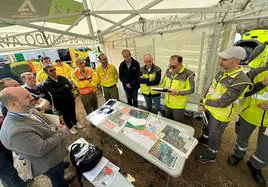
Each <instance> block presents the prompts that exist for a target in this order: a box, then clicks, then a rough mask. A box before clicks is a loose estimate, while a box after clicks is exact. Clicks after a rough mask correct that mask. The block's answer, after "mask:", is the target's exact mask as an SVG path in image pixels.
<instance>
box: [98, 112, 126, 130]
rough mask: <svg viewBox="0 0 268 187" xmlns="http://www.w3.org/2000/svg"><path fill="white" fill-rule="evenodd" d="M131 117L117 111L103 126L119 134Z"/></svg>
mask: <svg viewBox="0 0 268 187" xmlns="http://www.w3.org/2000/svg"><path fill="white" fill-rule="evenodd" d="M129 117H130V116H129V115H127V114H124V113H122V112H120V111H115V112H114V113H112V114H110V115H109V116H108V117H107V118H106V120H105V121H103V123H102V125H103V126H105V127H106V128H108V129H112V130H113V131H115V132H116V133H118V132H119V131H120V130H121V129H122V128H123V127H124V125H125V124H126V122H127V120H128V119H129Z"/></svg>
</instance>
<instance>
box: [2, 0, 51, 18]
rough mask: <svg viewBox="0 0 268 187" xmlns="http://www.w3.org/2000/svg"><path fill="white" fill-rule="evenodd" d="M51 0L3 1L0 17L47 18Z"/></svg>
mask: <svg viewBox="0 0 268 187" xmlns="http://www.w3.org/2000/svg"><path fill="white" fill-rule="evenodd" d="M50 2H51V0H42V1H40V0H10V1H7V0H2V1H1V3H0V16H1V17H5V18H10V19H27V18H35V17H43V16H47V15H48V13H49V9H50Z"/></svg>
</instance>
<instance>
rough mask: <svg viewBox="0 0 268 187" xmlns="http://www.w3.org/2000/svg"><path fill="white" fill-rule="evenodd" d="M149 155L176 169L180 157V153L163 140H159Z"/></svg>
mask: <svg viewBox="0 0 268 187" xmlns="http://www.w3.org/2000/svg"><path fill="white" fill-rule="evenodd" d="M149 153H150V154H152V155H153V156H154V157H156V158H157V159H158V160H160V161H161V162H163V163H164V164H165V165H167V166H168V167H171V168H174V166H175V163H176V160H177V158H178V157H179V152H178V151H177V150H176V149H173V147H172V146H170V145H168V144H167V143H165V142H164V141H162V140H161V139H158V140H157V142H156V143H155V144H154V145H153V147H152V148H151V149H150V150H149Z"/></svg>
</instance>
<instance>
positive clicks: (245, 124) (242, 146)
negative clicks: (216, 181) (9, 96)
mask: <svg viewBox="0 0 268 187" xmlns="http://www.w3.org/2000/svg"><path fill="white" fill-rule="evenodd" d="M247 75H248V77H249V78H250V79H251V81H252V82H253V83H254V87H253V90H252V91H250V92H247V93H246V94H245V96H246V100H245V102H244V104H243V106H242V109H241V112H240V117H239V121H238V122H237V125H236V132H237V139H236V145H235V149H234V153H233V154H232V155H231V156H230V157H229V158H228V160H227V162H228V164H229V165H231V166H236V165H237V164H238V163H239V162H240V161H241V160H242V159H243V158H244V157H245V155H246V153H247V148H248V140H249V137H250V136H251V134H252V132H253V131H254V129H255V128H256V127H259V133H258V142H257V149H256V152H255V153H254V154H253V155H252V156H251V158H250V160H249V161H248V162H247V165H248V167H249V169H250V171H251V173H252V176H253V178H254V179H255V181H256V182H257V183H258V184H260V185H263V186H265V183H266V182H265V179H264V177H263V175H262V172H261V170H262V169H263V168H264V167H265V166H267V164H268V113H266V112H267V110H268V66H265V67H260V68H257V69H253V70H251V71H249V72H248V73H247Z"/></svg>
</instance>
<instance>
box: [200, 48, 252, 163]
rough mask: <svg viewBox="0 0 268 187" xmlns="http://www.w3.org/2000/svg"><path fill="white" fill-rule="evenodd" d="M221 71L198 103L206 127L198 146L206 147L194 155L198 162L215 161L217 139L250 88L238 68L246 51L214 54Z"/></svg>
mask: <svg viewBox="0 0 268 187" xmlns="http://www.w3.org/2000/svg"><path fill="white" fill-rule="evenodd" d="M218 56H219V57H220V60H219V65H220V67H221V69H222V71H219V73H218V74H217V75H216V77H215V78H214V79H213V81H212V84H211V85H210V87H209V89H208V91H207V92H206V94H205V96H204V97H203V98H202V99H201V100H200V106H199V112H205V116H207V119H208V124H207V125H204V128H203V135H202V137H200V138H199V139H198V140H199V143H200V144H201V145H204V146H205V147H206V149H205V151H204V152H203V153H202V154H200V155H198V156H197V160H198V161H199V162H201V163H207V162H215V161H216V155H217V153H218V151H219V149H220V146H221V136H222V133H223V132H224V129H225V128H226V127H227V125H228V123H229V122H230V121H231V116H232V114H233V113H234V112H236V111H235V110H236V109H237V107H236V105H238V103H239V100H240V99H242V98H243V97H244V93H245V92H246V91H247V90H248V87H249V85H252V83H251V81H250V79H249V78H248V77H247V76H246V74H245V73H244V72H243V69H242V67H240V65H239V63H240V60H243V59H244V58H245V57H246V51H245V50H244V49H243V48H242V47H239V46H235V47H230V48H228V49H226V50H225V51H223V52H220V53H218Z"/></svg>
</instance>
